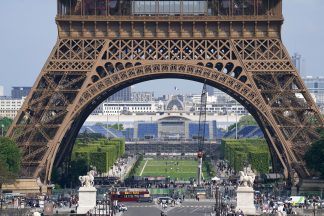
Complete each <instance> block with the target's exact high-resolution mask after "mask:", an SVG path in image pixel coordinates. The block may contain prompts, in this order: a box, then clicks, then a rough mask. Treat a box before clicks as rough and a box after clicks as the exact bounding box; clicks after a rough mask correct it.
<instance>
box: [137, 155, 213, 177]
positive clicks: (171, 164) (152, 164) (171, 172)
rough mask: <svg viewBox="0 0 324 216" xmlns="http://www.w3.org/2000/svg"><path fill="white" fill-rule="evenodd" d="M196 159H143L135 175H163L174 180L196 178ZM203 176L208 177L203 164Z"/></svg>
mask: <svg viewBox="0 0 324 216" xmlns="http://www.w3.org/2000/svg"><path fill="white" fill-rule="evenodd" d="M197 166H198V162H197V161H196V160H155V159H154V160H152V159H149V160H145V159H144V160H143V161H141V163H140V166H139V168H138V169H137V170H136V175H137V176H143V177H148V176H165V177H170V178H171V179H175V180H189V179H190V178H194V179H196V178H197ZM203 176H204V178H207V179H209V175H208V174H207V173H206V170H205V167H204V166H203Z"/></svg>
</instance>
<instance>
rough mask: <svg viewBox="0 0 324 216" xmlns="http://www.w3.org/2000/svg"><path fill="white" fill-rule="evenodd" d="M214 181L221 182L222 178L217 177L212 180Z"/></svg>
mask: <svg viewBox="0 0 324 216" xmlns="http://www.w3.org/2000/svg"><path fill="white" fill-rule="evenodd" d="M211 180H212V181H219V180H220V178H218V177H217V176H215V177H214V178H212V179H211Z"/></svg>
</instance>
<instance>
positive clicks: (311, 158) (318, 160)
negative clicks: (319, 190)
mask: <svg viewBox="0 0 324 216" xmlns="http://www.w3.org/2000/svg"><path fill="white" fill-rule="evenodd" d="M304 159H305V161H306V165H307V167H308V168H309V169H311V170H313V171H315V172H317V173H319V174H320V175H321V177H322V178H324V138H323V137H322V138H321V139H320V140H318V141H316V142H315V143H313V144H312V146H311V147H310V148H309V149H308V151H307V152H306V154H305V157H304Z"/></svg>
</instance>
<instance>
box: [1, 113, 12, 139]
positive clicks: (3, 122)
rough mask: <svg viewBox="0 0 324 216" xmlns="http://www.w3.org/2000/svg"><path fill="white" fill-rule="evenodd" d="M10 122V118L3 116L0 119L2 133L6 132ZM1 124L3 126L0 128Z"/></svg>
mask: <svg viewBox="0 0 324 216" xmlns="http://www.w3.org/2000/svg"><path fill="white" fill-rule="evenodd" d="M11 124H12V119H10V118H7V117H4V118H1V119H0V130H2V129H3V134H4V135H5V134H6V133H7V131H8V129H9V127H10V125H11ZM2 125H3V128H2ZM1 133H2V131H1ZM0 135H1V134H0Z"/></svg>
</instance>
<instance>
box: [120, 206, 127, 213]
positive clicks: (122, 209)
mask: <svg viewBox="0 0 324 216" xmlns="http://www.w3.org/2000/svg"><path fill="white" fill-rule="evenodd" d="M118 210H119V211H120V212H121V211H122V212H125V211H127V207H126V206H125V205H124V204H119V205H118Z"/></svg>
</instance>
